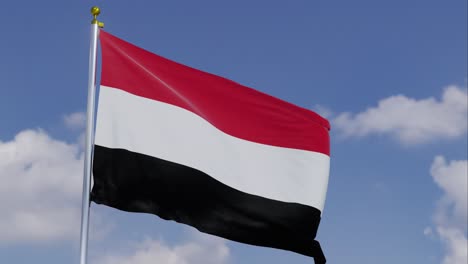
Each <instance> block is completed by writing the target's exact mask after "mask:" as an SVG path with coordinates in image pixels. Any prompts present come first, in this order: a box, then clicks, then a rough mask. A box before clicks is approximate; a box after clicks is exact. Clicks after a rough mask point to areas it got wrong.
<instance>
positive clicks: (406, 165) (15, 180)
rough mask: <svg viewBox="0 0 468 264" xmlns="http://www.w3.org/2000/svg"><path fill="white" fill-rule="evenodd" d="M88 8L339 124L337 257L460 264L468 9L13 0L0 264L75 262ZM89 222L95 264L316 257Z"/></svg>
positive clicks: (3, 75) (331, 244) (399, 3)
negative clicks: (95, 8)
mask: <svg viewBox="0 0 468 264" xmlns="http://www.w3.org/2000/svg"><path fill="white" fill-rule="evenodd" d="M168 2H169V1H168ZM92 5H99V6H100V7H101V9H102V14H101V16H100V19H101V20H102V21H104V22H105V23H106V27H105V30H107V31H108V32H110V33H112V34H114V35H117V36H119V37H121V38H124V39H126V40H128V41H130V42H132V43H134V44H136V45H138V46H141V47H143V48H145V49H148V50H150V51H152V52H155V53H158V54H160V55H162V56H164V57H167V58H170V59H173V60H176V61H178V62H181V63H184V64H187V65H190V66H192V67H196V68H199V69H202V70H205V71H209V72H212V73H214V74H218V75H221V76H224V77H227V78H230V79H233V80H235V81H237V82H240V83H242V84H245V85H248V86H250V87H254V88H256V89H258V90H261V91H263V92H266V93H269V94H272V95H274V96H277V97H280V98H282V99H285V100H287V101H290V102H292V103H295V104H298V105H300V106H302V107H306V108H310V109H314V110H316V111H318V112H320V113H322V114H323V115H326V116H327V117H328V118H329V120H330V121H331V123H332V134H331V135H332V165H331V174H330V182H329V191H328V196H327V202H326V205H325V211H324V214H323V219H322V223H321V226H320V228H319V232H318V240H319V241H321V243H322V246H323V248H324V251H325V253H326V255H327V257H328V259H329V263H351V264H355V263H356V264H358V263H359V264H362V263H369V264H371V263H380V264H386V263H444V264H449V263H454V264H459V263H466V243H467V242H466V241H467V240H466V239H467V226H466V220H467V218H466V217H467V216H466V215H467V213H466V210H467V209H466V199H467V194H466V190H467V186H466V184H467V177H468V176H467V171H466V166H467V165H466V164H467V161H466V160H467V56H468V54H467V45H468V44H467V2H466V1H465V0H453V1H433V0H424V1H423V0H413V1H403V0H395V1H371V0H357V1H302V0H297V1H290V2H288V3H286V2H285V1H271V0H269V1H266V0H259V1H245V0H241V1H235V2H232V3H221V1H170V3H164V2H162V1H121V0H114V1H103V0H101V1H87V0H86V1H58V0H51V1H45V2H44V1H20V0H19V1H7V2H5V3H2V8H1V10H0V12H1V15H0V32H2V35H3V37H2V41H0V58H1V60H0V120H1V121H2V122H1V126H0V179H1V180H2V184H1V185H0V199H1V202H0V210H1V211H2V213H1V214H0V262H1V263H17V264H22V263H31V262H34V263H48V264H50V263H53V264H55V263H57V264H58V263H78V245H79V237H78V233H79V228H80V227H79V214H80V203H81V197H80V195H81V180H82V178H81V177H82V174H81V173H82V171H81V166H82V165H81V162H82V131H83V115H82V114H81V113H82V112H83V111H84V110H85V108H86V93H87V87H86V85H87V71H88V68H87V67H88V65H87V63H88V51H89V29H90V24H89V22H90V20H91V16H90V14H89V8H90V7H91V6H92ZM91 214H92V215H91V219H92V227H91V241H90V259H91V261H92V262H91V263H94V264H109V263H116V264H127V263H136V264H147V263H168V264H181V263H184V264H185V263H190V264H201V263H208V264H210V263H213V264H214V263H220V264H223V263H272V264H276V263H278V264H279V263H289V264H302V263H312V262H313V261H312V259H310V258H307V257H303V256H300V255H297V254H293V253H288V252H285V251H280V250H271V249H266V248H259V247H252V246H246V245H242V244H238V243H234V242H229V241H225V240H222V239H215V238H213V237H210V236H207V235H203V234H199V233H197V232H195V231H194V230H193V229H192V228H189V227H186V226H183V225H178V224H174V223H172V222H166V221H162V220H160V219H158V218H157V217H155V216H151V215H142V214H129V213H123V212H120V211H116V210H113V209H111V208H106V207H103V206H97V205H95V204H93V206H92V211H91Z"/></svg>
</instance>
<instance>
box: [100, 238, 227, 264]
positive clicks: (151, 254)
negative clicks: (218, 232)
mask: <svg viewBox="0 0 468 264" xmlns="http://www.w3.org/2000/svg"><path fill="white" fill-rule="evenodd" d="M228 259H229V248H228V247H227V246H226V244H225V241H224V240H223V239H220V238H216V237H208V236H206V235H205V236H203V237H202V236H201V235H198V236H197V237H196V238H195V239H193V240H192V241H188V242H186V243H183V244H181V245H176V246H168V245H167V244H166V243H164V242H162V241H157V240H152V239H147V240H145V241H143V242H142V243H139V244H138V245H136V246H134V252H132V253H130V254H121V253H116V254H111V255H107V256H105V257H102V258H101V259H100V260H97V261H96V262H93V263H96V264H154V263H164V264H223V263H228Z"/></svg>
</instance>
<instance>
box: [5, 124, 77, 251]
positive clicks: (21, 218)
mask: <svg viewBox="0 0 468 264" xmlns="http://www.w3.org/2000/svg"><path fill="white" fill-rule="evenodd" d="M82 168H83V167H82V155H81V153H80V151H79V148H78V146H77V145H76V144H68V143H65V142H63V141H60V140H56V139H53V138H51V137H49V136H48V135H47V134H46V133H45V132H44V131H41V130H25V131H22V132H20V133H18V134H17V135H16V136H15V138H14V139H13V140H11V141H7V142H1V141H0V172H1V173H0V181H1V183H2V184H1V185H0V201H2V202H1V203H0V211H1V212H2V213H1V214H0V243H5V242H9V243H12V242H25V241H27V242H31V241H47V240H62V239H68V238H70V237H73V238H76V235H77V234H78V232H79V226H80V222H79V221H80V211H79V207H80V206H79V205H80V201H81V199H80V195H81V186H82V182H81V181H82Z"/></svg>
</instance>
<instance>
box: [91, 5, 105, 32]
mask: <svg viewBox="0 0 468 264" xmlns="http://www.w3.org/2000/svg"><path fill="white" fill-rule="evenodd" d="M99 14H101V9H100V8H99V7H97V6H93V7H91V15H93V20H91V24H97V25H98V27H100V28H103V27H104V23H103V22H100V21H98V20H97V16H99Z"/></svg>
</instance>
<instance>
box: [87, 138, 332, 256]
mask: <svg viewBox="0 0 468 264" xmlns="http://www.w3.org/2000/svg"><path fill="white" fill-rule="evenodd" d="M93 173H94V186H93V190H92V193H91V200H92V201H94V202H95V203H98V204H105V205H108V206H111V207H114V208H117V209H120V210H124V211H129V212H144V213H151V214H155V215H158V216H159V217H161V218H163V219H166V220H174V221H177V222H179V223H184V224H187V225H190V226H193V227H195V228H197V229H198V230H200V231H202V232H205V233H209V234H213V235H216V236H220V237H224V238H227V239H230V240H234V241H238V242H242V243H247V244H252V245H258V246H265V247H272V248H278V249H285V250H290V251H294V252H297V253H300V254H303V255H306V256H311V257H314V258H315V260H316V263H325V262H324V260H325V258H324V257H323V253H322V250H321V248H320V245H319V243H318V242H317V241H315V235H316V232H317V228H318V225H319V222H320V211H319V210H318V209H316V208H313V207H310V206H306V205H302V204H297V203H286V202H281V201H276V200H272V199H267V198H264V197H260V196H256V195H252V194H247V193H244V192H241V191H239V190H236V189H234V188H231V187H229V186H227V185H225V184H223V183H221V182H219V181H217V180H215V179H214V178H212V177H210V176H209V175H207V174H206V173H203V172H201V171H199V170H196V169H193V168H190V167H187V166H184V165H181V164H177V163H173V162H169V161H166V160H162V159H158V158H155V157H151V156H147V155H143V154H139V153H135V152H131V151H127V150H123V149H110V148H106V147H102V146H97V145H96V146H95V148H94V167H93ZM265 184H268V182H265Z"/></svg>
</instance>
